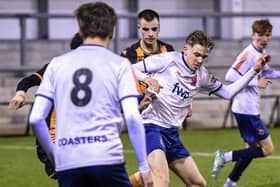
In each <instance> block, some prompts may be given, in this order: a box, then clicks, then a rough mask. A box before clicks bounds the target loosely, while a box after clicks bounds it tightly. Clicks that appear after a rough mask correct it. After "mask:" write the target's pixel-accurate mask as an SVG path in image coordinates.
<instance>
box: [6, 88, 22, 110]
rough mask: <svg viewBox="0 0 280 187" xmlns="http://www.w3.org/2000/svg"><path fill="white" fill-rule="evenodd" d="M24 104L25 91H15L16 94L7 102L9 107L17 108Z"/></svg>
mask: <svg viewBox="0 0 280 187" xmlns="http://www.w3.org/2000/svg"><path fill="white" fill-rule="evenodd" d="M24 104H25V92H24V91H17V93H16V95H15V96H14V97H13V98H12V99H11V101H10V103H9V109H14V110H16V109H19V108H21V107H22V106H23V105H24Z"/></svg>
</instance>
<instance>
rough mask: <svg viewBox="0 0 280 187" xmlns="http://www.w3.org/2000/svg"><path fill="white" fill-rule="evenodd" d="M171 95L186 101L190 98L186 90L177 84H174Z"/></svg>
mask: <svg viewBox="0 0 280 187" xmlns="http://www.w3.org/2000/svg"><path fill="white" fill-rule="evenodd" d="M172 93H175V94H177V95H178V96H180V97H182V98H183V99H187V98H189V97H190V93H189V92H188V91H187V90H185V89H184V88H181V87H180V84H179V83H178V82H177V83H175V84H174V88H173V90H172Z"/></svg>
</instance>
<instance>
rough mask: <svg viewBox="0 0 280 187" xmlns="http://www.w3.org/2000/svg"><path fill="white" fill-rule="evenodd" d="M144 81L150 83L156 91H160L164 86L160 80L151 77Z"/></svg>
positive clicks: (151, 87) (150, 86)
mask: <svg viewBox="0 0 280 187" xmlns="http://www.w3.org/2000/svg"><path fill="white" fill-rule="evenodd" d="M144 82H145V83H146V84H148V86H149V88H150V89H151V90H152V91H155V92H156V93H159V91H160V89H161V88H162V86H161V85H160V84H159V82H158V81H157V80H156V79H153V78H151V77H146V78H145V80H144Z"/></svg>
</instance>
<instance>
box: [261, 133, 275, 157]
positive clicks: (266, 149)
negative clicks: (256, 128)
mask: <svg viewBox="0 0 280 187" xmlns="http://www.w3.org/2000/svg"><path fill="white" fill-rule="evenodd" d="M259 144H260V145H261V147H262V151H263V155H264V156H269V155H271V154H272V153H273V152H274V145H273V142H272V139H271V136H270V135H269V136H268V137H267V138H265V139H264V140H260V141H259Z"/></svg>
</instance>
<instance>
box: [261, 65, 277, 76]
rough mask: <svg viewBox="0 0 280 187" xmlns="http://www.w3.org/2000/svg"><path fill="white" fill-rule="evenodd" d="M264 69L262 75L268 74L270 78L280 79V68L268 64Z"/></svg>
mask: <svg viewBox="0 0 280 187" xmlns="http://www.w3.org/2000/svg"><path fill="white" fill-rule="evenodd" d="M265 67H266V68H265V69H264V70H263V73H262V75H263V76H266V77H267V78H268V79H279V78H280V70H276V69H272V68H270V67H269V66H268V65H267V66H265Z"/></svg>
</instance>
